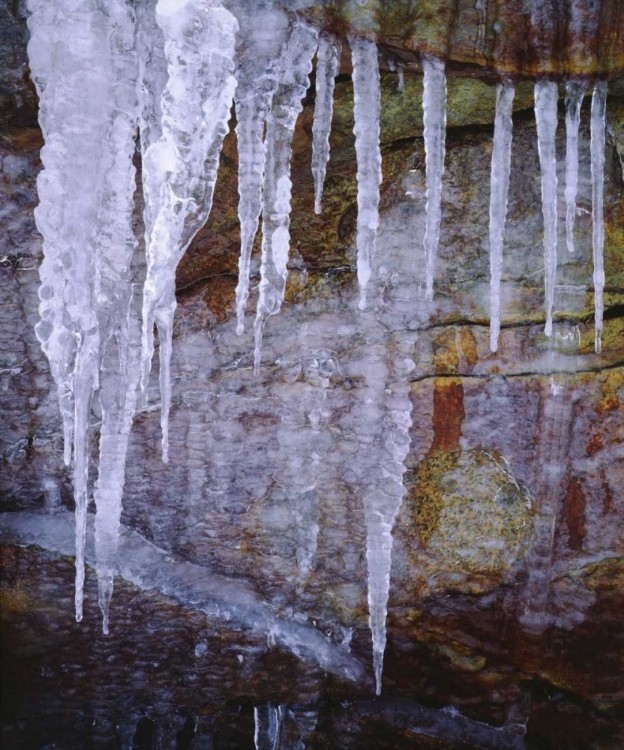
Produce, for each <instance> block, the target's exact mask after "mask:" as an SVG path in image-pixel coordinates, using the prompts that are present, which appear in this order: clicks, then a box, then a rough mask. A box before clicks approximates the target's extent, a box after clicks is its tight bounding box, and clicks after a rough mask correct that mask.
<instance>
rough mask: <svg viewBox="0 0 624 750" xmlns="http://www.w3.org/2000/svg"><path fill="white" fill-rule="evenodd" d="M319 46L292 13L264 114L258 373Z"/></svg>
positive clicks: (285, 246)
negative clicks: (299, 130) (295, 145)
mask: <svg viewBox="0 0 624 750" xmlns="http://www.w3.org/2000/svg"><path fill="white" fill-rule="evenodd" d="M317 45H318V30H317V29H316V28H315V27H314V26H312V25H311V24H309V23H307V22H306V21H304V20H303V19H301V18H296V19H295V21H294V24H293V28H292V31H291V34H290V38H289V40H288V44H287V46H286V49H285V52H284V55H283V58H282V70H281V74H280V84H279V87H278V89H277V91H276V92H275V96H274V97H273V105H272V107H271V111H270V112H269V115H268V117H267V132H266V175H265V178H264V188H263V199H264V208H263V212H262V235H263V237H262V264H261V267H260V276H261V280H260V296H259V299H258V310H257V313H256V321H255V323H254V334H255V350H254V372H255V373H256V374H258V373H259V371H260V359H261V356H262V332H263V328H264V324H265V322H266V319H267V318H268V317H269V316H270V315H275V314H276V313H278V312H279V311H280V309H281V307H282V302H283V300H284V292H285V290H286V278H287V275H288V254H289V250H290V233H289V231H288V230H289V226H290V197H291V187H292V183H291V181H290V157H291V154H292V149H291V142H292V138H293V134H294V132H295V125H296V122H297V117H298V116H299V113H300V112H301V109H302V106H303V105H302V100H303V97H304V96H305V93H306V91H307V90H308V84H309V79H308V76H309V75H310V71H311V70H312V58H313V57H314V53H315V52H316V48H317Z"/></svg>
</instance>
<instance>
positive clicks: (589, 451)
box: [585, 432, 604, 456]
mask: <svg viewBox="0 0 624 750" xmlns="http://www.w3.org/2000/svg"><path fill="white" fill-rule="evenodd" d="M603 447H604V446H603V442H602V435H601V434H600V433H599V432H595V433H593V434H592V435H590V437H589V440H588V441H587V447H586V448H585V455H587V456H594V455H595V454H596V453H598V451H599V450H602V448H603Z"/></svg>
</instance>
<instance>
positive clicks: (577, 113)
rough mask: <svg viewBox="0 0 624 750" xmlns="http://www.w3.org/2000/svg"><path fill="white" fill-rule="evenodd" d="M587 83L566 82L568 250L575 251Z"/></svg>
mask: <svg viewBox="0 0 624 750" xmlns="http://www.w3.org/2000/svg"><path fill="white" fill-rule="evenodd" d="M584 94H585V84H583V83H581V82H580V81H568V82H567V83H566V98H565V108H566V118H565V121H566V185H565V199H566V244H567V246H568V252H569V253H573V252H574V219H575V216H576V192H577V188H578V134H579V123H580V121H581V104H582V103H583V95H584Z"/></svg>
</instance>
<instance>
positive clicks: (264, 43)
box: [234, 8, 289, 336]
mask: <svg viewBox="0 0 624 750" xmlns="http://www.w3.org/2000/svg"><path fill="white" fill-rule="evenodd" d="M241 24H242V26H241V33H240V35H239V53H238V54H239V59H238V65H237V68H236V79H237V81H238V86H237V87H236V93H235V94H234V103H235V105H236V120H237V124H236V137H237V139H238V192H239V196H240V200H239V203H238V217H239V220H240V228H241V250H240V258H239V263H238V284H237V286H236V317H237V324H236V333H237V334H238V335H239V336H240V335H241V334H242V333H243V331H244V329H245V306H246V305H247V299H248V297H249V266H250V262H251V251H252V248H253V243H254V239H255V236H256V233H257V231H258V222H259V219H260V214H261V212H262V183H263V181H264V167H265V146H264V125H265V122H266V118H267V114H268V111H269V109H270V107H271V101H272V99H273V95H274V94H275V92H276V90H277V86H278V84H279V75H280V58H281V54H282V49H283V47H284V44H285V43H286V39H287V37H288V32H289V24H288V16H287V15H286V14H285V13H284V12H283V11H282V10H279V9H277V8H259V9H258V10H257V11H255V12H254V13H253V14H251V15H248V14H243V16H242V19H241Z"/></svg>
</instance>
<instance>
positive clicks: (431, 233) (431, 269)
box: [422, 56, 446, 300]
mask: <svg viewBox="0 0 624 750" xmlns="http://www.w3.org/2000/svg"><path fill="white" fill-rule="evenodd" d="M422 66H423V73H424V93H423V101H422V106H423V124H424V131H425V133H424V135H425V170H426V181H427V209H426V210H427V215H426V220H425V221H426V223H425V238H424V246H425V259H426V260H425V264H426V269H425V273H426V296H427V299H428V300H432V299H433V278H434V273H435V259H436V255H437V253H438V243H439V241H440V222H441V219H442V175H443V174H444V154H445V142H446V75H445V74H444V62H442V60H438V59H436V58H434V57H428V56H425V57H423V61H422Z"/></svg>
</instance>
